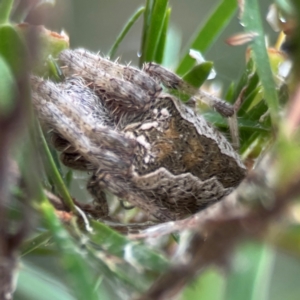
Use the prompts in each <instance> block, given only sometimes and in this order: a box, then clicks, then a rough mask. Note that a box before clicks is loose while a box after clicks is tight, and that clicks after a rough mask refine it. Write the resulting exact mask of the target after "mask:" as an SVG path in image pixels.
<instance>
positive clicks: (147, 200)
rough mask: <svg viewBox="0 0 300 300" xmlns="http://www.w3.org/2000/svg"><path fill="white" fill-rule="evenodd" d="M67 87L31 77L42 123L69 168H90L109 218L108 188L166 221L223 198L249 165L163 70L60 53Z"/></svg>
mask: <svg viewBox="0 0 300 300" xmlns="http://www.w3.org/2000/svg"><path fill="white" fill-rule="evenodd" d="M59 59H60V63H61V66H62V70H63V72H64V75H65V80H64V81H63V82H62V83H58V84H55V83H52V82H50V81H46V80H43V79H40V78H36V77H33V78H32V88H33V103H34V106H35V109H36V111H37V114H38V117H39V119H40V120H41V121H42V122H43V123H44V124H45V125H46V126H48V127H49V128H51V129H52V130H53V134H52V141H53V145H54V146H55V147H56V148H57V149H58V150H60V151H62V154H61V159H62V162H63V163H64V164H66V165H67V166H69V167H71V168H74V169H80V170H91V171H93V172H94V173H93V176H92V178H91V180H90V181H89V184H88V190H89V191H90V192H91V194H92V195H93V196H94V197H95V200H97V202H98V205H100V207H101V210H102V214H103V215H106V214H108V208H107V203H106V199H105V193H104V191H105V190H108V191H110V192H111V193H113V194H114V195H116V196H118V197H120V198H121V199H124V200H126V201H128V202H130V203H131V204H133V205H135V206H137V207H140V208H141V209H143V210H145V211H146V212H148V213H149V214H151V215H153V216H155V217H156V218H158V219H159V220H161V221H167V220H174V219H179V218H182V217H184V216H186V215H188V214H191V213H195V212H197V211H198V210H200V209H203V208H205V207H206V206H207V205H209V204H212V203H214V202H216V201H218V200H220V199H221V198H222V197H223V196H225V195H227V194H228V193H230V192H231V191H232V189H233V188H234V187H236V186H237V185H238V184H239V183H240V181H241V180H242V179H243V177H244V175H245V167H244V165H243V164H242V162H241V160H240V158H239V156H238V154H237V153H236V152H235V151H234V150H233V148H232V146H231V145H230V143H229V142H228V141H227V140H226V139H225V137H224V136H222V135H221V134H220V133H219V132H218V131H216V130H215V129H214V128H213V127H212V126H211V125H210V124H208V123H207V122H206V121H205V120H204V118H203V117H202V116H200V115H198V114H197V113H196V112H195V111H194V109H193V108H191V107H190V106H187V105H184V104H183V103H182V102H181V101H180V100H179V99H177V98H176V97H175V96H173V95H171V94H168V93H166V92H164V91H163V89H162V86H161V83H162V84H163V85H164V86H166V87H168V88H170V87H171V88H172V89H177V88H180V86H181V85H186V84H185V83H183V82H182V80H181V79H180V78H179V77H178V76H176V75H175V74H173V73H172V72H170V71H168V70H166V69H164V68H162V67H161V66H159V65H156V64H153V63H150V64H146V65H145V66H144V68H143V70H138V69H135V68H133V67H130V66H123V65H121V64H118V63H114V62H111V61H109V60H107V59H104V58H102V57H100V56H98V55H95V54H92V53H89V52H87V51H85V50H81V49H79V50H65V51H63V52H62V53H61V54H60V57H59Z"/></svg>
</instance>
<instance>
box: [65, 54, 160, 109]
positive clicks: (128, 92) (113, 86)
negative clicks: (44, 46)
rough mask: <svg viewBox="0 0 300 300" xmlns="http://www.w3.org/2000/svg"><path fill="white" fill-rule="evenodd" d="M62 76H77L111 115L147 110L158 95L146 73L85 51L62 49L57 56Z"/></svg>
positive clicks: (157, 90) (158, 89)
mask: <svg viewBox="0 0 300 300" xmlns="http://www.w3.org/2000/svg"><path fill="white" fill-rule="evenodd" d="M59 59H60V62H61V63H62V65H63V66H62V69H63V72H64V74H65V76H66V77H70V76H74V74H76V75H79V76H80V77H82V78H84V80H85V82H86V83H87V85H89V86H90V87H91V89H93V90H94V91H95V93H96V94H97V95H98V96H99V97H100V98H101V99H102V101H104V103H106V105H107V106H108V107H109V110H110V111H114V112H115V114H118V113H120V112H128V111H129V112H130V111H135V112H136V111H147V110H148V109H149V107H150V105H151V103H152V102H153V100H154V99H155V97H156V96H157V95H158V94H159V93H160V92H161V90H162V88H161V86H160V85H159V84H158V83H156V81H155V80H154V79H152V78H151V77H149V75H148V74H146V73H145V72H142V71H140V70H138V69H135V68H133V67H131V66H123V65H120V64H118V63H116V62H112V61H109V60H107V59H105V58H102V57H101V56H99V55H96V54H92V53H90V52H88V51H86V50H82V49H78V50H64V51H62V52H61V54H60V56H59Z"/></svg>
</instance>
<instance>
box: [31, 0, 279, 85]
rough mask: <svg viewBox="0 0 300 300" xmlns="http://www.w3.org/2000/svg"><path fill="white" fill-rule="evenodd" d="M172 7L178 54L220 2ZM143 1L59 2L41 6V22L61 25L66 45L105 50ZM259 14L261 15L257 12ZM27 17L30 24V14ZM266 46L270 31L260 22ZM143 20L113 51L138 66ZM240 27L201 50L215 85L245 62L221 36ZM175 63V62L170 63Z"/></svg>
mask: <svg viewBox="0 0 300 300" xmlns="http://www.w3.org/2000/svg"><path fill="white" fill-rule="evenodd" d="M259 2H260V5H261V11H262V12H264V14H266V13H267V10H268V7H269V5H270V3H272V1H270V0H261V1H259ZM169 3H170V6H171V8H172V13H171V22H170V24H171V27H172V29H173V30H174V31H175V35H174V38H173V42H174V52H175V55H174V56H175V57H176V53H178V51H179V52H180V53H182V52H183V50H184V49H186V48H185V46H186V45H188V42H189V41H190V40H191V38H192V36H193V33H194V32H196V31H197V28H199V26H201V25H202V24H203V23H204V22H205V20H206V19H207V17H208V16H209V13H210V12H211V11H212V10H213V8H214V7H215V6H216V5H217V4H218V3H219V1H217V0H198V1H197V0H170V2H169ZM142 5H144V1H138V0H86V1H83V0H59V1H57V3H56V5H55V6H54V7H52V8H51V7H48V8H43V10H40V13H41V14H42V16H43V24H44V25H46V26H47V27H48V28H49V29H52V30H54V31H58V32H60V31H61V30H62V29H64V30H65V31H66V32H67V33H68V34H69V36H70V42H71V48H77V47H84V48H87V49H89V50H91V51H95V52H98V51H100V53H102V54H107V53H108V51H109V49H110V47H111V46H112V44H113V43H114V41H115V39H116V37H117V35H118V34H119V32H120V31H121V29H122V28H123V26H124V24H126V22H127V20H128V19H129V17H130V16H131V15H132V14H133V13H134V12H135V11H136V10H137V9H138V8H139V7H141V6H142ZM262 17H263V18H264V16H262ZM28 21H29V22H31V21H32V20H31V19H30V16H29V18H28ZM265 29H266V32H268V33H269V37H270V41H271V44H272V43H274V41H275V34H274V32H272V30H271V28H270V26H269V25H268V24H267V23H265ZM141 31H142V18H140V19H139V20H138V22H137V23H136V24H135V25H134V26H133V28H132V29H131V30H130V31H129V33H128V35H127V36H126V38H125V39H124V41H123V42H122V43H121V45H120V48H119V50H118V52H117V55H119V56H120V57H121V60H122V62H132V63H133V64H134V65H137V62H138V53H139V50H140V38H141ZM242 31H243V29H242V27H241V25H240V24H239V21H238V19H237V17H235V18H233V19H232V21H231V22H230V24H229V26H227V27H226V28H225V31H224V32H223V33H222V35H221V36H220V37H219V39H218V41H217V42H216V43H214V45H213V46H212V48H211V49H209V51H208V52H207V53H205V59H206V60H211V61H213V62H214V64H215V69H216V71H217V75H218V77H217V78H218V79H219V81H220V83H222V84H223V85H225V86H227V85H228V84H229V83H230V82H232V81H236V80H237V79H238V77H239V75H240V74H241V73H242V72H243V70H244V66H245V49H246V46H239V47H232V46H228V45H227V44H226V43H225V39H226V38H228V37H230V36H231V35H234V34H236V33H238V32H242ZM173 64H176V62H173Z"/></svg>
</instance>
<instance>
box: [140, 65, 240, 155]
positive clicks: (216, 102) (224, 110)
mask: <svg viewBox="0 0 300 300" xmlns="http://www.w3.org/2000/svg"><path fill="white" fill-rule="evenodd" d="M143 70H144V72H146V73H147V74H149V75H150V76H151V77H153V78H155V79H156V80H157V81H159V82H161V83H162V84H163V85H164V86H165V87H166V88H169V89H173V90H179V91H182V92H184V93H186V94H188V95H192V97H191V98H190V100H189V101H188V102H187V103H186V104H187V105H189V106H194V107H196V104H197V101H201V102H203V103H205V104H206V105H208V106H209V107H212V108H213V109H215V110H216V111H217V112H218V113H219V114H220V115H222V116H223V117H226V118H228V124H229V128H230V133H231V137H232V144H233V147H234V148H235V149H237V148H238V147H239V134H238V124H237V116H236V110H235V107H234V106H232V105H231V104H229V103H228V102H226V101H224V100H222V99H220V98H218V97H216V96H214V95H211V94H209V93H207V92H205V91H202V90H200V89H197V88H195V87H193V86H191V85H190V84H188V83H186V82H185V81H184V80H183V79H182V78H180V77H179V76H178V75H176V74H175V73H173V72H171V71H169V70H167V69H166V68H164V67H162V66H160V65H158V64H156V63H146V64H145V65H144V67H143Z"/></svg>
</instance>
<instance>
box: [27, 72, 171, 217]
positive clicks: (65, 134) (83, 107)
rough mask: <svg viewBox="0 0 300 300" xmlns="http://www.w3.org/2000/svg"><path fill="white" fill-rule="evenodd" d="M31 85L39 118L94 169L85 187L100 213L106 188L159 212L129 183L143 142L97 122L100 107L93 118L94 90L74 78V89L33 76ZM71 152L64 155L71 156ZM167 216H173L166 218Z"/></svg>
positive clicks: (72, 165) (148, 209)
mask: <svg viewBox="0 0 300 300" xmlns="http://www.w3.org/2000/svg"><path fill="white" fill-rule="evenodd" d="M73 80H75V79H73ZM31 85H32V90H33V93H32V99H33V104H34V108H35V110H36V111H37V113H38V116H39V119H40V120H41V121H42V122H43V123H45V124H48V125H49V126H50V127H51V128H53V130H54V131H55V132H57V133H58V134H59V136H60V137H61V138H62V139H63V140H65V141H67V142H68V143H69V144H70V145H71V147H72V148H73V149H74V150H75V152H73V150H72V153H76V154H77V153H78V154H79V155H80V156H81V157H82V158H83V159H84V160H85V161H87V162H88V163H90V164H91V166H93V167H94V169H95V170H97V171H96V172H95V174H94V176H93V177H92V179H91V180H90V182H89V184H88V189H89V191H90V192H91V193H92V195H93V196H94V198H95V199H96V202H97V203H98V204H99V203H100V204H99V207H102V208H101V211H102V212H101V213H104V214H105V213H106V212H107V208H105V206H104V204H103V203H104V199H105V197H104V194H103V190H104V189H107V190H109V191H110V192H112V193H113V194H114V195H116V196H118V197H120V198H122V199H126V200H127V201H128V202H130V203H132V204H133V205H135V206H138V207H139V208H141V209H143V210H145V211H147V212H149V214H153V215H159V214H160V211H159V208H158V207H157V205H156V203H155V202H154V201H153V202H149V203H148V202H147V201H146V200H147V199H145V198H144V197H143V196H142V195H140V196H139V195H138V193H137V187H135V185H134V184H132V183H131V179H132V177H133V160H134V157H135V155H136V153H139V152H140V151H142V148H143V146H142V145H141V144H139V143H138V142H137V140H136V139H134V138H128V137H127V136H126V135H125V134H123V133H121V132H118V131H116V130H114V129H112V128H110V127H109V126H105V125H104V122H100V121H99V120H101V114H102V112H101V111H97V116H98V117H97V118H94V113H95V112H94V111H90V110H89V104H90V103H93V97H94V96H93V95H94V93H93V92H92V91H90V90H89V88H88V87H86V86H85V85H82V82H81V81H80V80H77V81H76V80H75V81H74V85H75V86H74V89H73V88H72V87H73V86H71V88H70V89H67V90H66V89H65V88H63V87H61V86H60V85H57V84H54V83H52V82H50V81H45V80H43V79H39V78H36V77H32V79H31ZM77 97H79V98H80V99H81V101H79V100H78V99H77ZM99 118H100V119H99ZM99 123H100V124H99ZM143 151H145V149H143ZM72 153H64V155H66V156H65V157H67V158H68V159H70V157H71V154H72ZM65 162H66V161H65ZM70 166H71V167H74V160H71V163H70ZM75 167H76V166H75ZM98 204H97V205H98ZM165 215H166V216H167V215H168V213H167V212H166V214H165ZM161 219H162V217H161ZM170 219H174V218H173V217H168V218H165V220H170Z"/></svg>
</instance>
